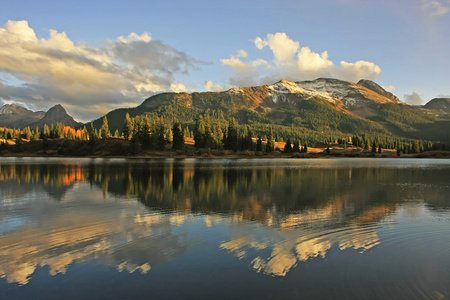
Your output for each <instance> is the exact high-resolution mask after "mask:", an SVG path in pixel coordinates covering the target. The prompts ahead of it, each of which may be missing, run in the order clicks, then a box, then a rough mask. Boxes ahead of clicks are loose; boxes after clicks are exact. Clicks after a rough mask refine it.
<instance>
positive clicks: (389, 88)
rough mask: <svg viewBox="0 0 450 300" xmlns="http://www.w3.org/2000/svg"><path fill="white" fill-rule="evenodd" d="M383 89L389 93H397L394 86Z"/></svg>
mask: <svg viewBox="0 0 450 300" xmlns="http://www.w3.org/2000/svg"><path fill="white" fill-rule="evenodd" d="M383 89H384V90H385V91H388V92H391V93H392V92H393V91H395V86H392V85H390V86H383Z"/></svg>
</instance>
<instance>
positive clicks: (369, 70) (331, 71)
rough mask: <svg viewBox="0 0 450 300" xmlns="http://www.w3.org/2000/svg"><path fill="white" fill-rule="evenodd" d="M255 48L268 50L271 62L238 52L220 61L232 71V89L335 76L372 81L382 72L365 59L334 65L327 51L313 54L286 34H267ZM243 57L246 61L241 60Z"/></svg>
mask: <svg viewBox="0 0 450 300" xmlns="http://www.w3.org/2000/svg"><path fill="white" fill-rule="evenodd" d="M253 42H254V45H255V47H256V49H258V50H263V49H264V48H265V47H268V48H269V49H270V51H271V52H272V55H273V61H272V62H271V63H269V62H267V61H266V60H263V59H255V60H249V59H248V55H245V56H242V55H239V53H241V52H244V53H246V54H247V52H245V51H243V50H240V51H239V53H238V55H232V56H231V57H230V58H229V59H221V63H222V64H223V65H228V66H230V67H231V68H232V71H233V72H234V76H233V77H231V78H229V83H230V84H231V85H233V86H243V85H254V84H270V83H274V82H275V81H278V80H280V79H289V80H294V81H299V80H306V79H315V78H317V77H335V78H339V79H344V80H349V81H353V82H357V81H359V80H360V79H362V78H365V79H371V80H375V79H376V78H377V77H378V76H379V75H380V73H381V68H380V67H379V66H377V65H376V64H374V63H372V62H368V61H364V60H360V61H356V62H346V61H341V62H340V65H335V64H334V63H333V62H332V61H331V60H330V59H329V54H328V51H323V52H322V53H316V52H314V51H312V50H311V49H310V48H309V47H301V46H300V43H299V42H297V41H294V40H292V39H291V38H290V37H289V36H288V35H287V34H286V33H284V32H283V33H280V32H278V33H275V34H268V35H267V36H266V37H265V38H261V37H257V38H256V39H255V40H254V41H253ZM243 58H245V60H244V59H243Z"/></svg>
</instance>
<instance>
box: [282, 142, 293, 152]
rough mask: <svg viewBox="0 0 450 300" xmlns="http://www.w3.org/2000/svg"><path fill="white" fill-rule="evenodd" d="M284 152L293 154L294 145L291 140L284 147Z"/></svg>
mask: <svg viewBox="0 0 450 300" xmlns="http://www.w3.org/2000/svg"><path fill="white" fill-rule="evenodd" d="M284 152H285V153H291V152H292V144H291V140H290V139H287V141H286V144H285V145H284Z"/></svg>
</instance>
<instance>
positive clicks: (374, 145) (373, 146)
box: [372, 140, 377, 153]
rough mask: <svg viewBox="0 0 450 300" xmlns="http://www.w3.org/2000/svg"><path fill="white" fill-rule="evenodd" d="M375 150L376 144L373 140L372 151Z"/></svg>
mask: <svg viewBox="0 0 450 300" xmlns="http://www.w3.org/2000/svg"><path fill="white" fill-rule="evenodd" d="M376 152H377V144H376V143H375V140H374V141H373V143H372V153H376Z"/></svg>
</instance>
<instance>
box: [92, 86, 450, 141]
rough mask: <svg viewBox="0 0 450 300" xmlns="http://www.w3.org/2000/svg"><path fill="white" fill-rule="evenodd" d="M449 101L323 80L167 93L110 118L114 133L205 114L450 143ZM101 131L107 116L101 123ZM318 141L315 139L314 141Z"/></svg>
mask: <svg viewBox="0 0 450 300" xmlns="http://www.w3.org/2000/svg"><path fill="white" fill-rule="evenodd" d="M448 104H449V102H448V99H445V98H441V99H433V100H431V101H430V102H429V103H427V104H426V105H425V106H412V105H408V104H405V103H403V102H402V101H400V100H399V99H398V98H397V97H396V96H395V95H393V94H392V93H390V92H388V91H386V90H384V89H383V88H382V87H381V86H379V85H378V84H376V83H375V82H373V81H370V80H361V81H359V82H358V83H352V82H348V81H343V80H338V79H330V78H318V79H316V80H312V81H301V82H294V81H289V80H281V81H279V82H277V83H275V84H272V85H262V86H256V87H242V88H232V89H229V90H227V91H223V92H195V93H162V94H158V95H155V96H152V97H150V98H148V99H146V100H145V101H144V102H143V103H142V104H141V105H139V106H137V107H134V108H120V109H116V110H113V111H111V112H109V113H108V114H106V116H107V118H108V121H109V127H110V129H111V131H114V130H116V129H117V130H119V131H121V130H122V127H123V122H124V119H125V114H126V113H128V114H129V115H130V116H131V117H134V116H138V115H144V114H148V115H150V117H155V116H163V117H164V119H165V120H168V121H169V122H170V121H171V120H172V118H173V117H177V118H178V120H179V121H180V123H181V124H188V125H190V127H191V129H192V128H193V124H194V123H195V119H196V118H197V117H198V116H199V115H201V114H208V115H210V117H211V121H212V123H217V122H220V123H221V124H222V126H224V125H226V124H227V123H228V120H229V119H230V118H231V117H234V118H235V119H236V120H237V121H238V122H239V123H240V124H250V125H252V127H253V128H254V130H255V129H256V130H255V131H256V132H258V128H262V127H264V126H267V125H273V126H274V129H276V130H278V132H280V133H281V134H283V133H285V134H286V135H291V134H292V132H294V131H295V132H297V133H298V135H302V136H310V137H311V139H310V140H312V139H314V140H321V138H322V137H326V136H330V135H333V136H343V137H344V136H348V135H352V134H362V133H367V134H379V135H382V136H395V137H401V138H413V139H424V140H434V141H444V142H450V131H449V130H448V128H449V127H450V113H449V111H448V107H449V105H448ZM93 123H94V126H95V127H97V128H99V127H100V126H101V124H102V118H99V119H97V120H95V121H94V122H93ZM313 137H314V138H313Z"/></svg>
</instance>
